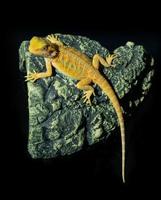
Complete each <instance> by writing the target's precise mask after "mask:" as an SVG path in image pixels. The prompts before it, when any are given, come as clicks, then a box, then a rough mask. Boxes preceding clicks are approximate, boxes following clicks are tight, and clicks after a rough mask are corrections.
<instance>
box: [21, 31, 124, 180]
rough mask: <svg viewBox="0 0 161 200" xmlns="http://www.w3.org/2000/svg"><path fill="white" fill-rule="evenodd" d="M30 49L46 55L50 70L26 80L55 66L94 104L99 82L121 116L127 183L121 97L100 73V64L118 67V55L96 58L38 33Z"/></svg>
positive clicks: (47, 75)
mask: <svg viewBox="0 0 161 200" xmlns="http://www.w3.org/2000/svg"><path fill="white" fill-rule="evenodd" d="M29 52H30V53H32V54H34V55H36V56H42V57H44V59H45V64H46V72H41V73H36V72H35V71H34V72H33V73H29V74H28V75H27V76H25V77H26V81H33V82H34V81H36V80H37V79H40V78H46V77H50V76H52V67H55V68H56V69H57V70H58V71H60V72H61V73H63V74H64V75H67V76H70V77H72V78H74V79H76V80H79V82H78V83H77V84H76V87H77V88H78V89H80V90H83V91H84V96H83V99H84V102H86V103H87V104H90V105H91V100H90V98H91V95H95V93H94V89H93V87H92V86H91V85H90V84H91V83H95V84H97V85H98V86H99V87H100V88H101V89H102V91H103V92H104V93H105V94H106V95H107V96H108V98H109V99H110V102H111V103H112V105H113V107H114V109H115V112H116V114H117V117H118V122H119V125H120V130H121V146H122V180H123V182H124V183H125V126H124V119H123V113H122V109H121V106H120V104H119V101H118V98H117V96H116V94H115V92H114V90H113V89H112V87H111V86H110V84H109V82H108V81H107V80H106V79H105V78H104V77H103V76H102V75H101V74H100V72H99V65H100V63H101V64H102V65H103V66H104V67H110V66H114V65H113V64H112V62H113V60H114V59H115V58H116V57H117V55H116V54H111V55H108V56H106V58H105V59H104V58H102V57H101V56H100V55H99V54H95V55H94V56H93V58H92V59H90V58H89V57H88V56H86V55H85V54H83V53H82V52H80V51H78V50H77V49H75V48H72V47H70V46H66V45H64V44H63V43H62V41H60V40H59V39H58V38H57V37H56V36H54V35H48V36H47V37H45V38H42V37H36V36H34V37H33V38H32V39H31V40H30V44H29Z"/></svg>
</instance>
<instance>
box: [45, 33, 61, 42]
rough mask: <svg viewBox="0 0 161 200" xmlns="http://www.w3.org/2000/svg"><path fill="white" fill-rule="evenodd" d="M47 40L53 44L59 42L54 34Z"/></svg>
mask: <svg viewBox="0 0 161 200" xmlns="http://www.w3.org/2000/svg"><path fill="white" fill-rule="evenodd" d="M46 39H47V40H49V41H50V42H52V43H54V42H56V41H59V39H58V36H57V35H53V34H51V35H48V36H47V37H46Z"/></svg>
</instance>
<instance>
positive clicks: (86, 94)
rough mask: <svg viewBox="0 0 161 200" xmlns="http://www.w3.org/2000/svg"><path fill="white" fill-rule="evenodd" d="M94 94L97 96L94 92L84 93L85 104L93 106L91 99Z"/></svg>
mask: <svg viewBox="0 0 161 200" xmlns="http://www.w3.org/2000/svg"><path fill="white" fill-rule="evenodd" d="M92 94H93V95H94V96H95V93H94V91H85V92H84V95H83V97H82V99H84V100H83V103H86V104H89V105H91V100H90V97H91V95H92Z"/></svg>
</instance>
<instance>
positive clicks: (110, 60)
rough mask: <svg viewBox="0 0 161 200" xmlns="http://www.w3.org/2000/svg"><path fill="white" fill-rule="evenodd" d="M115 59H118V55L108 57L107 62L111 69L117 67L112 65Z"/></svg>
mask: <svg viewBox="0 0 161 200" xmlns="http://www.w3.org/2000/svg"><path fill="white" fill-rule="evenodd" d="M115 58H117V54H115V53H114V54H111V55H110V54H109V55H108V56H107V57H106V62H107V63H108V64H109V66H111V67H115V66H116V65H113V64H112V62H113V60H114V59H115Z"/></svg>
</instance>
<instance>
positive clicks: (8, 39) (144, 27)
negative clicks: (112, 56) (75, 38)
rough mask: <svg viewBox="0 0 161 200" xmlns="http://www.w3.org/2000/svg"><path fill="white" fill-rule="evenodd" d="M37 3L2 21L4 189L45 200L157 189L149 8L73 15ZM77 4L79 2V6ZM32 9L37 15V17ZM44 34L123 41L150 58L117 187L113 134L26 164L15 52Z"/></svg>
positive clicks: (156, 104) (22, 92) (154, 29)
mask: <svg viewBox="0 0 161 200" xmlns="http://www.w3.org/2000/svg"><path fill="white" fill-rule="evenodd" d="M32 5H33V4H32ZM37 5H38V4H36V5H35V7H34V9H33V7H30V6H29V7H25V6H24V5H23V6H22V7H17V9H16V10H15V9H12V12H10V16H9V18H6V19H5V20H4V21H3V25H4V29H3V30H4V31H2V34H4V35H3V37H1V38H3V41H2V42H4V46H3V49H2V50H3V51H2V52H3V53H4V52H5V55H4V57H3V58H5V59H3V61H4V62H3V65H2V68H3V70H4V72H3V73H5V74H7V77H5V76H3V75H2V76H1V77H2V81H3V84H4V81H5V84H4V87H2V88H1V89H2V93H4V94H5V95H3V98H2V100H4V102H5V103H7V104H5V105H7V106H4V108H3V109H2V110H5V114H4V117H3V119H4V124H2V127H5V128H4V130H3V128H2V131H1V132H2V136H5V137H4V139H3V140H1V144H2V147H3V150H2V152H1V154H2V157H4V161H3V163H2V165H3V166H4V171H2V172H3V175H4V177H5V179H4V185H5V186H6V187H7V188H16V189H14V190H13V191H12V192H13V194H18V195H19V194H20V193H21V191H22V190H24V191H25V192H24V194H25V195H27V194H29V195H30V194H31V193H32V192H35V194H41V195H44V194H45V195H51V197H53V198H54V197H56V195H59V197H61V196H62V195H63V194H64V193H65V195H67V194H68V195H69V196H70V195H71V196H72V194H74V192H75V191H77V195H78V196H79V195H81V194H83V196H84V197H85V192H86V191H88V193H90V194H91V195H92V194H97V193H98V194H100V195H101V194H105V195H106V197H108V195H110V194H112V195H117V194H120V193H123V194H125V193H129V194H131V195H132V194H137V195H138V194H139V193H142V194H143V195H144V194H149V193H150V192H151V191H152V188H155V190H157V187H158V183H157V180H159V177H160V170H159V160H160V159H159V139H158V136H159V134H160V126H159V122H160V119H159V117H158V116H159V114H160V96H159V95H160V67H161V66H160V52H161V51H160V50H161V46H160V42H161V38H160V30H159V26H158V24H159V23H158V19H159V15H158V12H157V10H156V7H152V6H151V5H150V6H149V7H146V9H147V10H146V12H145V8H144V9H142V7H140V4H137V5H135V7H134V6H129V7H128V9H127V8H126V7H124V8H123V7H121V6H120V7H119V5H118V8H117V9H116V5H109V6H108V7H107V6H101V7H99V8H97V6H96V8H95V7H93V6H92V7H88V8H86V9H83V11H78V10H77V9H78V5H75V9H72V8H71V9H70V11H69V10H68V11H66V12H64V11H62V9H64V8H65V7H66V5H64V6H63V8H62V5H61V6H60V7H59V8H61V9H60V10H61V11H60V10H59V11H58V10H57V7H56V6H52V5H51V6H50V10H49V12H45V11H44V7H45V6H44V5H43V4H42V6H41V8H40V9H38V8H37ZM10 6H12V5H10ZM84 7H86V4H83V8H84ZM31 8H32V9H31ZM122 8H123V9H122ZM129 8H130V9H129ZM101 9H102V11H101ZM154 9H155V11H154ZM40 10H43V12H41V15H39V12H40ZM71 10H72V12H71ZM143 10H144V12H143ZM152 11H153V13H152ZM62 13H63V14H62ZM73 16H74V17H73ZM61 17H62V18H61ZM1 19H3V17H2V18H1ZM50 33H64V34H66V33H68V34H77V35H84V36H87V37H89V38H91V39H94V40H98V41H99V42H100V43H101V44H102V45H103V46H105V47H107V48H108V49H109V50H110V51H113V50H114V49H115V48H117V47H118V46H120V45H124V44H125V43H126V41H129V40H130V41H134V42H135V43H136V44H142V45H144V46H145V48H146V49H147V51H148V52H149V53H151V54H152V55H153V56H154V59H155V66H156V72H155V77H154V80H153V86H152V88H151V90H150V92H149V95H148V96H147V97H146V100H145V101H144V103H143V104H142V105H141V106H140V107H139V109H138V110H136V112H135V113H134V115H133V116H132V118H130V119H129V120H128V121H127V122H126V140H127V149H126V152H127V156H126V157H127V165H126V168H127V170H126V177H127V183H126V184H125V185H123V184H122V182H121V171H120V170H121V161H120V156H121V151H120V135H119V134H116V133H115V134H113V135H112V136H111V137H110V138H109V140H108V141H107V142H106V143H103V144H98V145H95V146H93V147H91V148H90V149H88V150H85V151H81V152H78V153H76V154H74V155H71V156H68V157H62V158H56V159H50V160H47V161H43V160H33V159H31V157H30V155H29V154H28V152H27V137H28V134H27V133H26V130H27V127H28V124H27V121H28V113H27V93H26V85H25V83H24V81H23V80H24V79H23V74H21V73H20V72H19V69H18V67H19V66H18V63H19V60H18V48H19V46H20V44H21V42H22V41H23V40H29V39H30V38H31V37H32V36H33V35H40V36H44V35H47V34H50ZM1 73H2V72H1ZM6 88H7V89H6ZM2 107H3V106H2ZM66 189H67V191H66V192H65V190H66ZM118 192H119V193H118ZM154 193H155V194H156V192H154ZM73 196H74V195H73ZM78 196H76V197H75V198H76V199H77V198H78ZM120 198H121V197H120Z"/></svg>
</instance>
